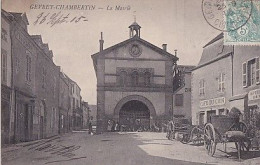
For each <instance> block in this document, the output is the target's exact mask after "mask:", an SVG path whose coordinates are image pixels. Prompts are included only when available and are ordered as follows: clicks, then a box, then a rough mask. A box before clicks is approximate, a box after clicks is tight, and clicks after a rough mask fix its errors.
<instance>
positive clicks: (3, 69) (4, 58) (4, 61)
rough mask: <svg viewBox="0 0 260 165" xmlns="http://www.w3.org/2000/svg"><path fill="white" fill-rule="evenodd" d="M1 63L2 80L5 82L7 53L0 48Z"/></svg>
mask: <svg viewBox="0 0 260 165" xmlns="http://www.w3.org/2000/svg"><path fill="white" fill-rule="evenodd" d="M1 63H2V68H1V69H2V73H1V74H2V82H4V83H6V82H7V54H6V53H5V52H4V51H3V50H2V56H1Z"/></svg>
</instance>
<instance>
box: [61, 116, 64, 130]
mask: <svg viewBox="0 0 260 165" xmlns="http://www.w3.org/2000/svg"><path fill="white" fill-rule="evenodd" d="M63 120H64V116H63V115H61V128H63V125H64V121H63Z"/></svg>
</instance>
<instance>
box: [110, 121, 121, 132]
mask: <svg viewBox="0 0 260 165" xmlns="http://www.w3.org/2000/svg"><path fill="white" fill-rule="evenodd" d="M107 131H109V132H118V131H120V126H119V123H118V122H115V121H113V120H108V125H107Z"/></svg>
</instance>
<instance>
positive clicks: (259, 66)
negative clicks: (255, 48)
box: [256, 57, 260, 84]
mask: <svg viewBox="0 0 260 165" xmlns="http://www.w3.org/2000/svg"><path fill="white" fill-rule="evenodd" d="M256 83H257V84H259V83H260V58H259V57H257V58H256Z"/></svg>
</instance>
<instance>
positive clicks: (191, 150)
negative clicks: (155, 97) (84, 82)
mask: <svg viewBox="0 0 260 165" xmlns="http://www.w3.org/2000/svg"><path fill="white" fill-rule="evenodd" d="M217 146H218V148H217V151H216V154H215V157H210V156H208V155H207V153H206V152H205V149H204V147H203V146H193V145H191V144H182V143H180V142H178V141H175V140H173V141H169V140H167V139H166V138H165V133H150V132H138V133H137V132H133V133H132V132H131V133H124V132H123V133H105V134H102V135H93V136H90V135H88V134H87V132H84V131H82V132H81V131H79V132H73V133H70V134H66V135H64V136H55V137H52V138H49V139H44V140H41V141H36V142H28V143H22V144H19V145H13V146H9V147H6V148H3V149H2V164H3V165H15V164H19V165H22V164H24V165H28V164H34V165H37V164H39V165H40V164H77V165H78V164H88V165H121V164H122V165H123V164H124V165H140V164H142V165H146V164H147V165H148V164H149V165H151V164H154V165H158V164H160V165H163V164H167V165H168V164H193V165H194V164H247V165H248V164H257V163H258V164H259V162H260V153H259V151H250V153H248V154H244V155H243V156H242V158H243V160H241V162H239V161H238V160H237V157H236V156H237V155H236V150H235V148H234V146H233V144H228V148H227V152H228V154H226V153H224V152H223V148H222V147H223V146H222V144H218V145H217ZM221 150H222V151H221ZM21 162H22V163H21Z"/></svg>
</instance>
